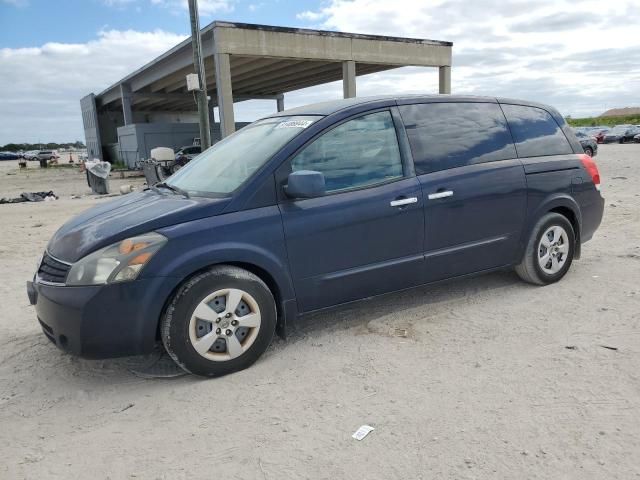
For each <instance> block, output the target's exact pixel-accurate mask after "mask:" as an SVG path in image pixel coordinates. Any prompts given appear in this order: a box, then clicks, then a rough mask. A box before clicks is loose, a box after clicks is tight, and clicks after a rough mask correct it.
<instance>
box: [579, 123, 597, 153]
mask: <svg viewBox="0 0 640 480" xmlns="http://www.w3.org/2000/svg"><path fill="white" fill-rule="evenodd" d="M576 138H577V139H578V141H579V142H580V145H582V148H583V149H584V153H586V154H587V155H589V156H590V157H595V156H596V155H597V154H598V142H596V139H595V138H594V137H592V136H591V135H588V134H586V133H584V132H581V131H577V130H576Z"/></svg>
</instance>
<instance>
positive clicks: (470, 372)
mask: <svg viewBox="0 0 640 480" xmlns="http://www.w3.org/2000/svg"><path fill="white" fill-rule="evenodd" d="M597 160H598V164H599V166H600V171H601V174H602V176H603V179H604V180H603V194H604V195H605V196H606V199H607V201H606V205H607V208H606V212H605V219H604V221H603V225H602V227H601V229H600V230H599V232H598V233H597V234H596V237H595V238H594V239H593V240H592V241H591V242H589V243H587V244H586V245H585V247H584V249H583V258H582V259H581V260H580V261H578V262H576V263H574V266H573V267H572V269H571V271H570V272H569V274H568V275H567V276H566V277H565V279H564V280H563V281H562V282H560V283H559V284H557V285H554V286H550V287H544V288H539V287H538V288H537V287H532V286H529V285H526V284H524V283H522V282H520V281H519V280H518V279H517V277H516V276H515V275H514V274H513V273H510V272H504V273H496V274H491V275H485V276H482V277H478V278H475V279H469V280H464V281H458V282H452V283H449V284H444V285H440V286H435V287H431V288H420V289H417V290H413V291H410V292H405V293H401V294H395V295H390V296H386V297H384V298H379V299H376V300H372V301H368V302H365V303H360V304H357V305H352V306H349V307H347V308H343V309H341V310H339V311H334V312H329V313H323V314H320V315H315V316H312V317H310V318H307V319H305V320H304V321H303V322H301V323H300V324H299V326H298V327H297V328H296V329H295V330H294V331H293V333H292V335H291V337H290V339H289V340H288V341H286V342H284V341H282V340H276V341H275V342H274V344H273V345H272V347H271V348H270V349H269V351H268V352H267V353H266V354H265V356H264V357H263V358H262V359H261V360H260V361H259V362H258V363H257V364H256V365H254V366H253V367H252V368H250V369H249V370H246V371H243V372H240V373H237V374H234V375H230V376H227V377H224V378H220V379H214V380H202V379H199V378H194V377H190V376H184V377H180V378H175V379H155V380H145V379H142V378H139V377H137V376H135V375H133V374H132V373H131V372H130V371H129V370H128V369H127V362H126V361H124V360H118V361H85V360H79V359H76V358H73V357H70V356H68V355H66V354H63V353H61V352H59V351H58V350H56V348H55V347H54V346H53V345H51V343H50V342H49V341H48V340H47V339H46V338H45V337H44V335H42V334H41V332H40V329H39V327H38V325H37V323H36V320H35V315H34V310H33V308H32V307H30V306H29V304H28V301H27V296H26V293H25V285H24V282H25V281H26V280H27V279H29V278H30V276H31V275H32V274H33V270H34V268H35V262H36V259H37V257H38V255H39V254H40V253H41V252H42V250H43V249H44V247H45V245H46V242H47V240H48V238H49V237H50V235H51V234H52V233H53V232H54V231H55V230H56V228H58V227H59V226H60V225H61V224H62V223H63V222H64V221H65V220H66V219H68V218H69V217H70V216H72V215H74V214H76V213H78V212H80V211H81V210H83V209H85V208H88V207H90V206H92V205H96V204H98V203H100V202H105V201H107V200H105V199H97V198H95V197H92V196H85V197H83V198H80V199H71V194H86V193H88V189H87V186H86V182H85V181H84V178H83V176H82V175H80V174H78V173H76V172H75V171H73V170H64V171H61V170H56V171H47V172H41V171H38V170H37V169H36V167H35V164H33V163H31V164H30V165H29V166H30V168H31V169H32V172H31V173H29V174H28V177H27V174H26V173H25V172H18V171H17V169H16V165H15V163H14V162H2V163H1V164H0V197H6V196H13V195H15V194H19V193H20V192H21V191H25V190H29V191H36V190H50V189H52V190H54V191H55V192H56V193H57V194H59V195H60V196H61V199H60V200H58V201H56V202H47V203H38V204H18V205H0V218H1V219H2V229H1V231H0V266H1V267H2V268H1V271H2V272H3V273H4V279H3V282H2V283H1V284H0V304H1V305H2V310H3V314H2V315H1V316H0V457H1V458H2V461H1V462H0V478H3V479H4V478H6V479H13V478H34V479H35V478H61V479H68V478H79V479H82V478H111V479H120V478H145V479H146V478H151V479H155V478H166V479H175V478H242V479H267V480H273V479H285V478H291V479H302V478H310V479H323V478H326V479H339V478H354V479H355V478H380V479H390V478H398V479H400V478H402V479H405V478H407V479H408V478H412V479H435V478H438V479H440V478H447V479H448V478H469V479H472V478H476V479H477V478H491V479H495V478H504V479H519V478H539V479H560V478H576V479H578V478H579V479H603V478H619V479H630V478H639V477H640V189H639V188H638V185H640V145H605V146H603V147H601V152H600V155H599V156H598V157H597ZM122 183H134V184H136V185H138V186H140V185H141V181H140V180H137V181H134V182H132V181H130V180H113V181H112V188H113V189H116V188H117V187H118V186H119V184H122ZM404 331H406V337H404V336H402V335H403V332H404ZM605 347H609V348H605ZM362 424H369V425H372V426H374V427H375V431H374V432H372V433H371V434H369V436H368V437H366V438H365V439H364V440H363V441H361V442H358V441H356V440H354V439H352V438H351V434H352V433H353V432H354V431H355V430H356V429H357V428H358V427H359V426H360V425H362Z"/></svg>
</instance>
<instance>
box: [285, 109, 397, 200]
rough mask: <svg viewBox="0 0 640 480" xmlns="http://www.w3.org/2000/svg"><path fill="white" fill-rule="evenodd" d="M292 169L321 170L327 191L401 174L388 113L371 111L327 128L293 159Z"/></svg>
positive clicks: (392, 126) (371, 183)
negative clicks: (334, 126)
mask: <svg viewBox="0 0 640 480" xmlns="http://www.w3.org/2000/svg"><path fill="white" fill-rule="evenodd" d="M291 169H292V170H293V171H294V172H296V171H299V170H315V171H317V172H322V173H323V174H324V177H325V183H326V189H327V192H335V191H339V190H345V189H349V188H357V187H363V186H367V185H375V184H377V183H383V182H386V181H389V180H392V179H394V178H400V177H402V175H403V172H402V160H401V157H400V148H399V147H398V139H397V136H396V130H395V127H394V124H393V119H392V118H391V114H390V113H389V112H388V111H384V112H378V113H372V114H369V115H365V116H362V117H358V118H356V119H354V120H349V121H348V122H345V123H343V124H342V125H339V126H337V127H336V128H334V129H332V130H329V131H328V132H327V133H325V134H323V135H322V136H320V137H319V138H317V139H316V140H314V141H313V143H312V144H311V145H309V146H308V147H306V148H305V149H304V150H302V152H300V153H299V154H298V155H296V156H295V157H294V158H293V160H292V161H291Z"/></svg>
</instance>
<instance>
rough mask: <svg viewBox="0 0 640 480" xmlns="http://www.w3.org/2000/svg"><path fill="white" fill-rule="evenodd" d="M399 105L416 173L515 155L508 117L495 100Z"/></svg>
mask: <svg viewBox="0 0 640 480" xmlns="http://www.w3.org/2000/svg"><path fill="white" fill-rule="evenodd" d="M398 108H399V109H400V114H401V115H402V120H403V122H404V124H405V128H406V129H407V136H408V137H409V144H410V145H411V152H412V153H413V161H414V163H415V166H416V173H417V174H418V175H423V174H426V173H432V172H437V171H440V170H447V169H450V168H456V167H463V166H465V165H471V164H474V163H485V162H495V161H498V160H507V159H510V158H515V157H516V151H515V149H514V147H513V140H512V139H511V135H510V133H509V129H508V128H507V121H506V120H505V118H504V115H503V113H502V110H500V107H499V106H498V105H497V104H495V103H470V102H467V103H465V102H447V103H424V104H415V105H402V106H400V107H398Z"/></svg>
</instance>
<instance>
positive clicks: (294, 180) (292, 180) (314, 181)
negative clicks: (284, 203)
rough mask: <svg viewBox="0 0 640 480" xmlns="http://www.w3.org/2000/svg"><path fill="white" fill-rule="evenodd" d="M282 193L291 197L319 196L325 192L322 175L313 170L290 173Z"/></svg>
mask: <svg viewBox="0 0 640 480" xmlns="http://www.w3.org/2000/svg"><path fill="white" fill-rule="evenodd" d="M284 193H286V194H287V196H288V197H291V198H313V197H321V196H322V195H324V194H325V193H326V187H325V183H324V175H323V174H322V173H321V172H316V171H314V170H299V171H297V172H293V173H290V174H289V179H288V181H287V185H286V186H285V187H284Z"/></svg>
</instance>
